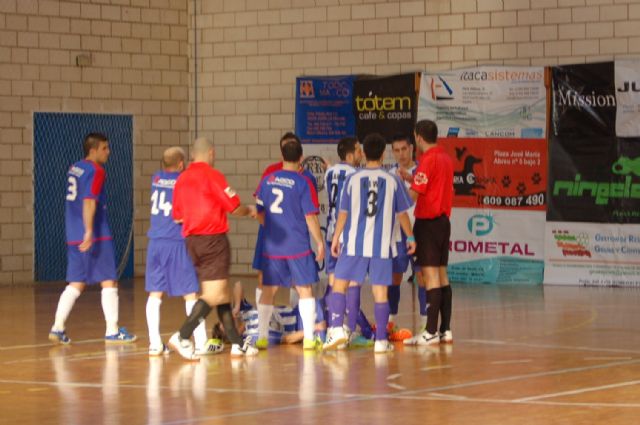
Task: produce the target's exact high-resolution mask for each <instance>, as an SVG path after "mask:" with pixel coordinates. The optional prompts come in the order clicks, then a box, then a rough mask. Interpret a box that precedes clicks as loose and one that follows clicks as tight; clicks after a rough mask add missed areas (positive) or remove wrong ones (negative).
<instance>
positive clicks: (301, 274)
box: [256, 140, 325, 349]
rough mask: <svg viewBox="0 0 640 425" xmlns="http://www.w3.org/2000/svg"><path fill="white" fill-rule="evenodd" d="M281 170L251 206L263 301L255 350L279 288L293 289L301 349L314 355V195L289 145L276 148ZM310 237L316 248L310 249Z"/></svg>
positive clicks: (263, 342) (320, 247)
mask: <svg viewBox="0 0 640 425" xmlns="http://www.w3.org/2000/svg"><path fill="white" fill-rule="evenodd" d="M281 152H282V158H283V160H284V162H283V167H282V170H280V171H275V172H274V173H272V174H270V175H268V176H267V177H265V178H264V179H263V180H262V181H261V182H260V186H259V188H258V193H257V197H256V204H257V206H258V212H259V214H260V217H261V220H262V221H263V223H264V240H263V243H264V246H263V261H262V273H263V274H262V279H263V282H262V283H263V286H262V295H261V297H260V300H259V302H258V315H259V319H258V323H259V335H258V340H257V341H256V347H258V348H266V346H267V345H268V340H267V337H268V329H269V328H268V326H269V318H270V317H271V314H272V312H273V298H274V296H275V294H276V291H277V290H278V287H279V286H284V287H288V288H291V287H295V288H296V290H297V292H298V294H299V296H300V300H299V303H298V305H299V308H300V316H301V317H302V324H303V328H304V341H303V346H304V349H315V347H316V344H317V343H316V340H315V338H314V322H315V317H316V302H315V299H314V297H313V291H312V285H313V284H315V283H316V282H317V281H318V280H319V279H318V270H317V265H316V261H322V259H323V258H324V250H325V247H324V241H323V240H322V233H321V231H320V224H319V223H318V195H317V193H316V189H315V187H314V185H313V183H312V181H311V180H310V179H309V178H308V177H306V176H304V175H303V174H301V173H300V172H299V170H300V161H301V160H302V145H301V144H300V142H299V141H298V140H289V141H287V142H286V143H284V144H283V145H282V147H281ZM309 234H311V236H312V237H313V240H314V241H315V242H316V246H317V247H316V254H315V258H314V253H313V251H312V249H311V246H310V243H309Z"/></svg>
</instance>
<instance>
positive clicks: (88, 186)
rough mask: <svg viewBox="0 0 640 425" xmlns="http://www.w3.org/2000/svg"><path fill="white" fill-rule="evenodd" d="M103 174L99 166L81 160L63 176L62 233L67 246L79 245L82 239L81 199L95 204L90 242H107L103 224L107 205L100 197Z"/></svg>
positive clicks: (107, 230) (105, 225)
mask: <svg viewBox="0 0 640 425" xmlns="http://www.w3.org/2000/svg"><path fill="white" fill-rule="evenodd" d="M105 177H106V176H105V171H104V168H102V167H101V166H100V165H99V164H97V163H95V162H93V161H88V160H85V159H83V160H82V161H78V162H76V163H75V164H73V165H72V166H71V168H69V171H68V172H67V195H66V202H65V230H66V237H67V244H68V245H80V244H81V243H82V240H83V238H84V230H85V229H84V221H83V217H82V211H83V206H84V200H85V199H93V200H95V201H96V212H95V215H94V217H93V241H94V242H95V241H101V240H109V239H111V231H110V230H109V223H108V222H107V202H106V199H107V198H106V195H105V193H104V180H105Z"/></svg>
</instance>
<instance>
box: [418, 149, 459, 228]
mask: <svg viewBox="0 0 640 425" xmlns="http://www.w3.org/2000/svg"><path fill="white" fill-rule="evenodd" d="M411 189H413V190H414V191H416V192H417V193H418V200H417V201H416V209H415V211H414V214H415V216H416V218H437V217H440V216H441V215H443V214H446V216H447V217H450V216H451V206H452V204H453V163H452V162H451V158H450V157H449V155H448V154H447V153H446V152H445V151H444V150H443V149H442V148H441V147H440V146H436V147H433V148H431V149H429V150H428V151H427V152H425V153H424V154H423V155H422V156H421V157H420V163H419V164H418V168H417V169H416V173H415V175H414V176H413V183H412V184H411Z"/></svg>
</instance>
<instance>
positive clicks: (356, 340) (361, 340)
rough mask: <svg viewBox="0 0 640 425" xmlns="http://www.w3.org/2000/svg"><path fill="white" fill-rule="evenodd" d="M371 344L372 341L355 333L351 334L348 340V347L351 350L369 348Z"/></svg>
mask: <svg viewBox="0 0 640 425" xmlns="http://www.w3.org/2000/svg"><path fill="white" fill-rule="evenodd" d="M373 343H374V342H373V340H372V339H367V338H365V337H363V336H362V335H360V334H358V333H356V332H354V333H352V334H351V337H350V338H349V347H352V348H360V347H371V346H373Z"/></svg>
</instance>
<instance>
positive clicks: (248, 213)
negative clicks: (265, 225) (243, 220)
mask: <svg viewBox="0 0 640 425" xmlns="http://www.w3.org/2000/svg"><path fill="white" fill-rule="evenodd" d="M231 215H235V216H238V217H251V218H257V216H258V211H257V210H256V207H255V206H253V205H240V206H238V208H236V209H235V210H233V211H232V212H231Z"/></svg>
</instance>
